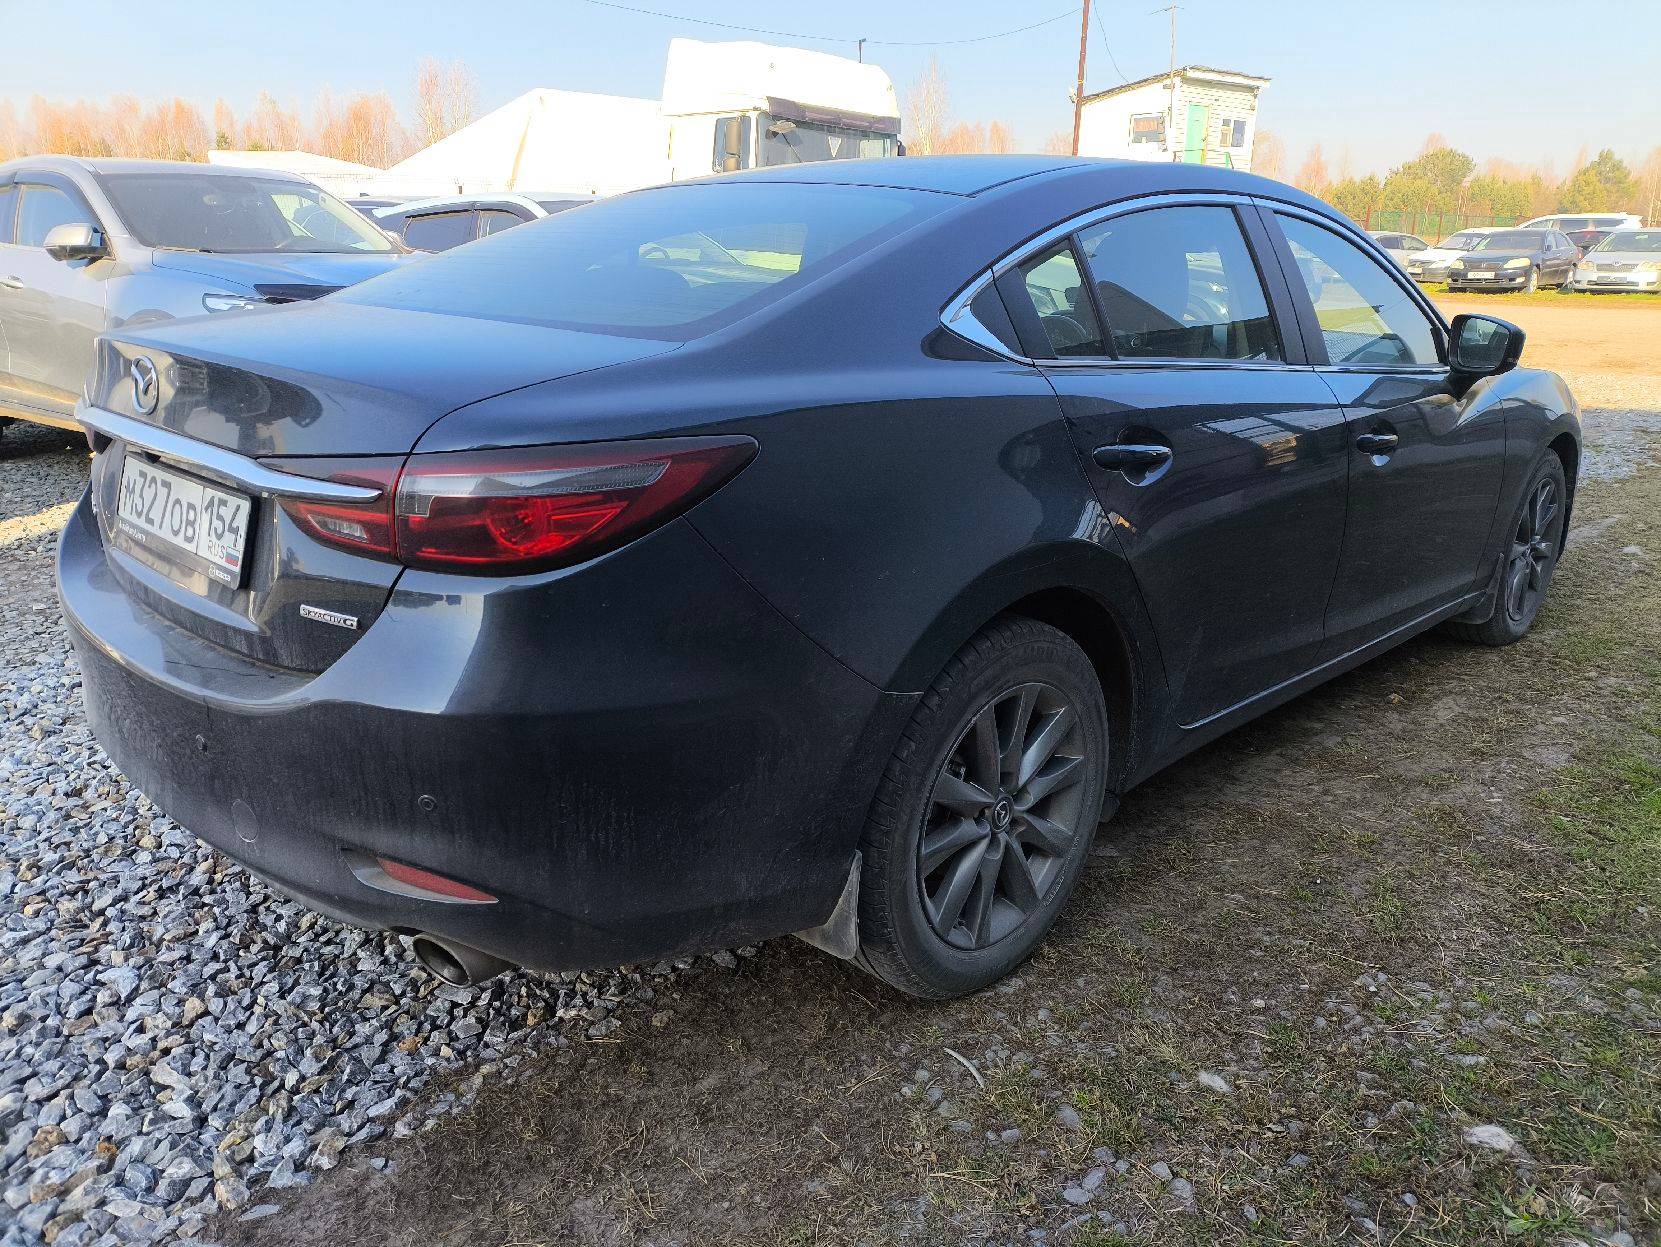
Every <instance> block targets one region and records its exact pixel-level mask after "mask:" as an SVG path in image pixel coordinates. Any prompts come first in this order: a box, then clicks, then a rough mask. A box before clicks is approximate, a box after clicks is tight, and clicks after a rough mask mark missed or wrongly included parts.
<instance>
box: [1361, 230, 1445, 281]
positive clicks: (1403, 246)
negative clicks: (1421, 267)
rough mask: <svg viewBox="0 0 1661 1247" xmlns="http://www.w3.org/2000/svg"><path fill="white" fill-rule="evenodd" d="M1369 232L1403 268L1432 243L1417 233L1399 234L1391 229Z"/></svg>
mask: <svg viewBox="0 0 1661 1247" xmlns="http://www.w3.org/2000/svg"><path fill="white" fill-rule="evenodd" d="M1368 232H1369V233H1370V234H1371V235H1372V239H1373V241H1374V242H1376V243H1377V244H1378V245H1379V246H1381V247H1383V248H1384V250H1385V252H1386V253H1387V254H1388V255H1389V257H1390V258H1391V259H1392V260H1394V261H1395V262H1396V263H1397V264H1399V265H1401V266H1402V267H1403V268H1408V267H1409V265H1410V264H1411V263H1412V261H1413V259H1414V257H1416V256H1418V255H1420V254H1421V253H1423V252H1425V251H1427V250H1429V248H1430V244H1429V243H1427V242H1426V241H1425V240H1424V239H1422V238H1420V237H1418V235H1416V234H1398V233H1393V232H1391V231H1389V230H1370V231H1368ZM1409 271H1411V270H1410V269H1409Z"/></svg>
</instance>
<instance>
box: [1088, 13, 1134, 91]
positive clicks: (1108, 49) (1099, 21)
mask: <svg viewBox="0 0 1661 1247" xmlns="http://www.w3.org/2000/svg"><path fill="white" fill-rule="evenodd" d="M1090 16H1091V17H1092V18H1094V19H1095V22H1096V33H1097V34H1098V35H1100V36H1101V37H1102V51H1103V52H1106V53H1107V59H1108V60H1109V61H1110V62H1111V63H1112V65H1113V72H1114V73H1116V74H1118V75H1119V81H1120V82H1129V81H1130V79H1129V78H1128V77H1127V76H1126V75H1125V71H1124V70H1122V69H1120V68H1119V58H1118V57H1116V56H1114V55H1113V49H1112V48H1111V47H1109V46H1108V42H1107V28H1106V27H1105V26H1103V25H1102V11H1101V10H1100V9H1097V10H1096V11H1095V12H1094V13H1092V14H1091V15H1090Z"/></svg>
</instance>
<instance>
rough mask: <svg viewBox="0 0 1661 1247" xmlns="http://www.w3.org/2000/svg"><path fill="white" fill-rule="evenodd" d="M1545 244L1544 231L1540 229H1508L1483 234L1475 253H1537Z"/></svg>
mask: <svg viewBox="0 0 1661 1247" xmlns="http://www.w3.org/2000/svg"><path fill="white" fill-rule="evenodd" d="M1545 243H1546V231H1545V230H1540V229H1508V230H1501V231H1500V232H1499V233H1497V234H1484V235H1483V236H1482V241H1480V242H1479V243H1477V245H1476V246H1475V247H1474V248H1472V250H1475V251H1538V250H1539V249H1540V248H1541V247H1543V246H1545Z"/></svg>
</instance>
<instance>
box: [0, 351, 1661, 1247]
mask: <svg viewBox="0 0 1661 1247" xmlns="http://www.w3.org/2000/svg"><path fill="white" fill-rule="evenodd" d="M1571 381H1572V383H1573V384H1574V386H1575V389H1576V392H1577V393H1578V394H1579V395H1580V396H1581V401H1582V403H1583V404H1585V405H1586V407H1587V425H1588V435H1589V436H1588V443H1589V453H1588V456H1587V462H1586V468H1587V474H1588V475H1592V476H1597V477H1599V478H1602V479H1608V478H1612V477H1616V476H1620V475H1623V474H1626V473H1628V472H1630V471H1633V470H1635V469H1636V468H1637V467H1638V466H1640V464H1642V463H1644V462H1648V458H1647V456H1648V453H1649V452H1648V451H1647V450H1646V449H1645V446H1646V445H1647V444H1648V442H1649V441H1650V440H1652V439H1651V438H1646V436H1645V433H1646V431H1647V432H1649V433H1652V434H1653V433H1654V432H1655V431H1656V430H1658V429H1661V413H1657V412H1656V411H1655V410H1653V408H1654V407H1655V405H1656V404H1655V400H1654V398H1653V397H1652V394H1653V384H1652V383H1651V382H1649V381H1648V380H1647V379H1644V378H1638V377H1610V376H1607V375H1601V374H1599V375H1587V376H1583V377H1571ZM1594 404H1595V406H1594ZM85 475H86V456H85V451H84V448H83V447H80V446H79V445H77V443H76V440H75V439H73V438H69V437H66V436H65V435H62V434H59V433H57V432H55V431H52V430H39V429H29V428H23V427H18V426H14V427H12V428H10V429H8V430H6V433H5V436H4V438H3V439H0V654H3V655H4V668H3V672H0V1199H3V1201H4V1202H3V1204H0V1226H4V1227H5V1228H4V1231H3V1233H0V1247H13V1245H17V1244H33V1243H37V1242H42V1241H44V1242H50V1243H55V1244H58V1245H67V1247H83V1245H84V1244H89V1243H98V1244H104V1243H117V1242H133V1241H168V1242H180V1241H188V1240H189V1239H190V1238H191V1237H192V1236H193V1235H195V1234H197V1233H198V1232H199V1231H200V1230H201V1229H202V1227H203V1225H204V1224H205V1222H206V1220H207V1219H208V1218H209V1217H210V1216H213V1215H214V1214H216V1213H231V1214H234V1215H239V1216H242V1217H246V1218H262V1217H264V1216H267V1215H272V1214H275V1213H276V1212H277V1211H278V1205H277V1204H275V1203H273V1202H270V1201H271V1199H272V1198H274V1196H272V1195H268V1194H267V1193H268V1192H275V1191H283V1190H286V1189H288V1188H292V1187H294V1186H297V1185H304V1184H305V1183H307V1182H308V1181H309V1180H310V1179H311V1177H312V1176H313V1175H314V1174H315V1173H317V1172H318V1171H322V1170H327V1169H331V1168H333V1167H334V1166H335V1165H336V1164H337V1163H339V1161H340V1158H341V1154H342V1151H343V1150H344V1149H346V1148H348V1147H351V1148H354V1149H357V1155H358V1156H360V1157H367V1158H368V1163H369V1164H370V1165H373V1166H374V1167H377V1168H384V1167H385V1165H386V1164H387V1163H388V1162H386V1161H385V1160H384V1158H382V1157H380V1156H379V1151H380V1149H381V1148H382V1147H383V1146H384V1141H385V1140H387V1139H388V1138H399V1137H404V1136H408V1135H411V1134H414V1133H416V1132H419V1131H423V1130H425V1129H430V1128H432V1127H433V1126H435V1125H436V1124H437V1122H438V1120H439V1118H440V1117H441V1116H442V1115H444V1114H445V1113H447V1112H451V1111H455V1110H459V1109H463V1108H465V1107H467V1106H468V1105H469V1104H470V1103H471V1101H472V1098H473V1096H474V1095H475V1094H476V1092H477V1091H478V1089H479V1086H480V1084H481V1083H482V1081H483V1080H484V1079H485V1078H487V1077H490V1076H491V1075H492V1074H494V1073H496V1072H497V1071H499V1070H504V1069H510V1068H512V1067H515V1066H519V1065H521V1064H522V1063H524V1062H525V1061H526V1058H527V1057H528V1056H530V1055H532V1054H533V1053H535V1052H537V1051H538V1050H546V1049H547V1048H550V1047H553V1048H558V1047H566V1046H569V1045H570V1044H571V1043H572V1042H573V1041H574V1040H581V1039H589V1040H598V1039H604V1038H605V1037H606V1036H607V1035H608V1034H609V1033H610V1032H611V1030H613V1029H615V1028H616V1027H617V1026H618V1024H619V1022H618V1016H617V1015H618V1014H619V1013H620V1012H621V1011H623V1010H624V1009H625V1007H627V1006H632V1007H635V1008H644V1009H646V1010H648V1011H651V1010H652V1008H653V1006H652V1005H651V1004H650V1002H651V1001H652V1000H654V999H655V998H657V997H658V996H659V995H660V994H661V993H663V992H664V991H665V989H666V988H672V987H673V985H674V980H676V979H677V978H678V977H679V976H680V975H681V974H682V973H683V972H684V971H686V970H687V969H688V968H689V966H690V963H688V962H684V961H683V962H677V963H674V964H668V963H664V964H660V965H658V966H655V967H651V968H650V969H636V970H629V971H620V972H616V973H608V974H591V975H582V976H576V975H572V976H567V977H566V979H565V980H562V981H559V982H542V981H538V980H534V979H531V978H529V977H527V976H523V975H510V976H506V977H504V978H502V979H500V980H497V981H496V983H494V984H493V985H491V986H490V987H488V988H487V989H485V990H483V991H478V992H472V991H465V990H460V989H455V988H450V987H447V986H445V985H442V984H439V983H437V982H436V981H435V980H433V979H431V978H430V977H428V976H427V975H425V974H424V973H423V972H422V971H420V970H419V969H417V968H416V967H415V965H414V963H413V961H412V960H411V958H410V957H409V955H408V952H407V949H406V947H405V944H404V942H403V941H402V940H401V939H399V938H397V937H392V936H384V935H377V934H369V933H365V932H360V931H356V930H352V929H348V928H345V927H341V926H339V925H337V924H335V923H333V922H331V921H329V920H327V919H324V918H320V917H318V916H317V915H315V914H312V913H310V912H309V911H307V910H305V909H304V908H303V907H301V906H299V905H297V904H295V903H293V902H290V901H288V900H285V899H284V898H282V897H279V896H277V895H275V894H274V893H272V892H270V891H268V890H267V889H266V888H265V887H263V886H262V885H261V884H259V883H258V882H257V881H256V880H253V879H252V878H250V877H249V876H248V875H247V874H246V873H244V872H243V871H242V870H241V869H240V868H237V867H235V866H233V865H231V864H229V863H227V862H226V861H225V860H224V859H222V858H219V857H218V856H217V855H216V854H214V853H213V852H211V851H210V850H208V849H207V848H205V847H204V846H202V845H201V844H199V843H198V842H197V841H196V840H195V839H194V838H193V837H191V836H190V835H189V834H188V833H186V832H184V831H183V830H182V829H180V828H179V827H177V826H176V825H175V824H173V823H172V822H170V821H169V820H168V819H167V818H166V817H165V816H163V815H162V814H160V813H159V811H157V810H156V808H155V807H154V806H153V805H151V803H150V802H149V801H148V800H147V799H146V798H145V797H144V796H142V795H141V794H140V793H138V792H136V791H134V790H132V789H131V788H129V787H128V785H127V784H126V782H125V781H124V780H123V779H122V778H121V776H120V775H118V774H117V773H116V772H115V770H114V769H113V768H112V767H111V766H110V764H109V762H108V760H107V759H106V758H105V757H104V755H103V753H102V751H101V750H100V749H99V748H98V746H97V744H96V743H95V742H94V741H93V740H92V738H91V736H90V733H89V731H88V729H87V727H86V724H85V722H84V719H83V717H82V714H81V708H80V704H79V696H78V688H79V674H78V668H77V665H76V662H75V659H74V657H73V655H72V654H71V652H70V650H69V647H68V644H67V641H66V639H65V637H64V635H63V632H62V629H61V626H60V625H59V622H58V618H57V606H56V603H55V600H54V598H53V595H52V590H51V575H52V551H53V542H54V536H53V534H54V533H55V531H56V527H57V525H58V524H60V523H61V522H62V517H63V515H64V514H65V513H66V511H65V509H66V507H67V506H68V505H69V504H70V503H71V502H72V500H73V499H74V497H75V496H76V495H77V494H78V493H79V491H80V489H81V488H82V487H83V485H84V482H85ZM743 951H744V952H746V953H747V952H749V951H751V950H743ZM712 960H713V961H714V962H715V963H716V964H719V965H720V966H722V967H725V968H731V967H732V966H733V965H734V964H735V959H734V957H733V955H732V954H720V955H718V956H717V957H716V958H714V959H712ZM661 1016H663V1017H667V1016H668V1015H667V1014H664V1015H661ZM656 1020H658V1019H657V1018H656V1017H654V1021H656ZM440 1076H444V1077H442V1078H440ZM435 1079H438V1080H440V1081H441V1082H442V1083H443V1085H444V1086H445V1087H446V1088H447V1089H446V1090H444V1091H442V1092H441V1093H439V1094H436V1095H423V1092H425V1091H427V1090H428V1088H429V1084H430V1083H433V1082H434V1080H435ZM916 1085H917V1090H916V1091H914V1092H912V1094H919V1093H923V1092H928V1093H929V1094H930V1098H933V1096H934V1092H935V1090H936V1089H935V1088H934V1087H932V1086H930V1085H929V1083H928V1080H923V1079H920V1080H918V1082H917V1084H916ZM1207 1085H1208V1086H1209V1085H1210V1084H1207ZM1219 1094H1223V1093H1222V1092H1219ZM1093 1160H1094V1162H1095V1164H1094V1166H1093V1167H1092V1168H1090V1169H1089V1170H1088V1171H1087V1172H1084V1173H1083V1174H1081V1176H1080V1177H1079V1179H1078V1182H1077V1183H1076V1184H1075V1186H1074V1187H1073V1188H1070V1189H1069V1191H1068V1192H1066V1198H1067V1199H1068V1201H1069V1202H1070V1203H1075V1204H1081V1205H1082V1204H1084V1203H1087V1202H1088V1201H1089V1196H1090V1193H1091V1191H1092V1185H1091V1184H1092V1183H1094V1184H1095V1185H1096V1186H1099V1185H1100V1183H1101V1180H1102V1178H1103V1176H1104V1175H1105V1173H1106V1172H1107V1169H1108V1168H1110V1167H1111V1165H1112V1158H1111V1156H1110V1155H1100V1156H1095V1157H1093ZM1156 1176H1157V1175H1156ZM1180 1181H1181V1180H1180V1179H1178V1180H1176V1181H1173V1182H1171V1183H1169V1184H1168V1191H1169V1193H1170V1194H1171V1195H1172V1196H1174V1197H1175V1198H1177V1199H1178V1200H1181V1199H1183V1197H1184V1192H1183V1191H1182V1190H1181V1189H1180V1188H1179V1185H1178V1184H1179V1182H1180Z"/></svg>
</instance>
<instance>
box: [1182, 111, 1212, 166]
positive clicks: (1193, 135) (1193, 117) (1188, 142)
mask: <svg viewBox="0 0 1661 1247" xmlns="http://www.w3.org/2000/svg"><path fill="white" fill-rule="evenodd" d="M1210 123H1211V106H1210V105H1209V104H1190V105H1189V106H1188V137H1187V138H1186V139H1184V140H1183V144H1182V158H1183V160H1185V161H1187V162H1188V163H1189V164H1191V165H1203V164H1204V163H1205V133H1206V130H1207V129H1208V128H1209V126H1210Z"/></svg>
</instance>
